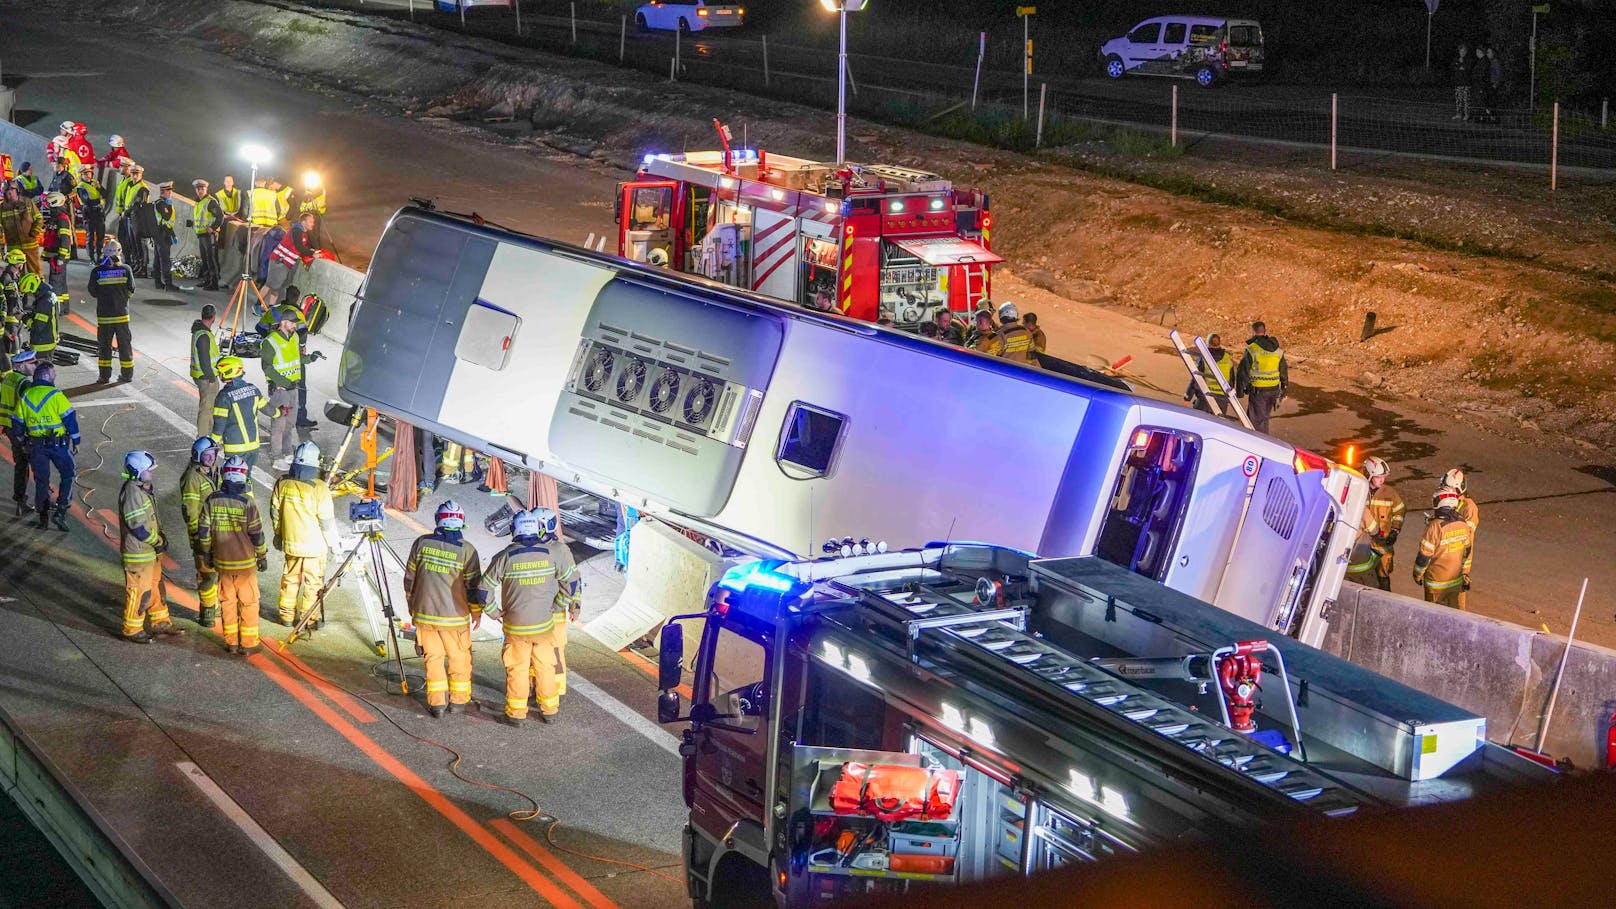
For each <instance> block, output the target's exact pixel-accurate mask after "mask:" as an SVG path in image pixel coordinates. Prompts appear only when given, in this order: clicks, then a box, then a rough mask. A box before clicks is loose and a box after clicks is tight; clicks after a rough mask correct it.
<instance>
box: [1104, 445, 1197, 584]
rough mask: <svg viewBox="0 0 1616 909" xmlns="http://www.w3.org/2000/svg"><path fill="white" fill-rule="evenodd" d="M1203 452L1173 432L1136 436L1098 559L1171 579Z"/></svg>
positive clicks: (1120, 476)
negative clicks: (1172, 565)
mask: <svg viewBox="0 0 1616 909" xmlns="http://www.w3.org/2000/svg"><path fill="white" fill-rule="evenodd" d="M1200 447H1201V445H1200V440H1199V439H1197V438H1196V437H1194V436H1190V435H1184V434H1181V433H1176V432H1173V431H1171V430H1167V429H1146V428H1140V429H1137V430H1135V431H1134V434H1133V438H1132V439H1130V440H1129V446H1128V450H1127V453H1126V454H1125V455H1124V457H1123V461H1122V471H1121V473H1119V474H1118V475H1117V482H1116V487H1115V488H1114V489H1113V491H1112V493H1111V507H1110V510H1109V511H1108V512H1107V513H1106V516H1105V523H1104V524H1102V525H1101V526H1100V540H1099V545H1098V546H1097V547H1096V555H1098V556H1099V557H1100V558H1102V559H1105V560H1106V561H1108V562H1113V563H1115V564H1117V565H1121V566H1122V567H1124V568H1126V569H1128V570H1129V571H1133V572H1137V573H1139V574H1142V575H1144V576H1145V577H1148V578H1153V579H1155V580H1158V581H1160V580H1162V579H1163V578H1164V577H1165V576H1166V574H1167V568H1168V566H1169V564H1171V560H1172V552H1173V547H1174V544H1175V543H1176V542H1177V537H1178V532H1179V528H1180V527H1181V526H1182V524H1183V522H1184V514H1185V512H1186V511H1188V509H1189V504H1190V490H1191V489H1192V487H1193V486H1194V480H1195V465H1196V461H1197V459H1198V456H1199V453H1200Z"/></svg>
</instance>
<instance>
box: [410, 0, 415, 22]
mask: <svg viewBox="0 0 1616 909" xmlns="http://www.w3.org/2000/svg"><path fill="white" fill-rule="evenodd" d="M410 21H411V22H414V21H415V0H410Z"/></svg>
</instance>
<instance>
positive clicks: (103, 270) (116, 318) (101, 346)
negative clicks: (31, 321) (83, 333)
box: [90, 240, 135, 384]
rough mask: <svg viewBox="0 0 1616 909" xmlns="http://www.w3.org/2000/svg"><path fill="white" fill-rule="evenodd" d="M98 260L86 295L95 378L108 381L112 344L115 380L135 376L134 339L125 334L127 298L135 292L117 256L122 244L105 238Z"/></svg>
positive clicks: (129, 273)
mask: <svg viewBox="0 0 1616 909" xmlns="http://www.w3.org/2000/svg"><path fill="white" fill-rule="evenodd" d="M104 253H105V255H104V256H103V257H102V259H101V264H99V265H97V266H96V267H94V268H92V269H90V296H92V297H94V298H95V340H96V361H95V365H96V366H97V367H99V369H100V370H101V372H100V375H99V377H98V378H97V379H96V381H97V382H99V383H102V384H105V383H107V382H110V381H112V347H113V343H114V342H116V343H117V346H118V366H119V370H118V381H119V382H128V381H130V380H131V379H133V378H134V377H135V342H134V338H133V337H131V336H130V334H129V298H130V297H132V296H134V295H135V274H134V271H133V270H132V269H130V268H129V267H128V266H127V265H124V264H123V263H122V262H121V261H120V259H119V257H120V256H121V255H122V253H123V247H122V244H119V243H118V242H117V241H115V240H109V241H107V245H106V249H105V250H104Z"/></svg>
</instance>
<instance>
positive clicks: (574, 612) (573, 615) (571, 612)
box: [567, 606, 584, 622]
mask: <svg viewBox="0 0 1616 909" xmlns="http://www.w3.org/2000/svg"><path fill="white" fill-rule="evenodd" d="M583 613H584V608H583V607H582V606H574V607H572V608H571V609H568V610H567V619H568V620H569V621H573V622H576V621H578V617H579V616H581V615H583Z"/></svg>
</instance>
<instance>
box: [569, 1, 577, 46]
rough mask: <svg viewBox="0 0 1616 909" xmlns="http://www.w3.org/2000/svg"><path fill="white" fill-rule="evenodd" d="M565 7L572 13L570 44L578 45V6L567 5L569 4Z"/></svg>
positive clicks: (573, 4)
mask: <svg viewBox="0 0 1616 909" xmlns="http://www.w3.org/2000/svg"><path fill="white" fill-rule="evenodd" d="M567 6H568V7H569V8H570V9H571V11H572V43H573V44H577V43H578V4H576V3H569V4H567Z"/></svg>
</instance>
